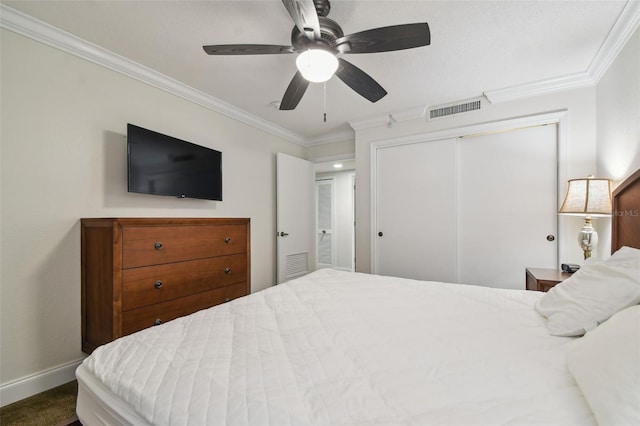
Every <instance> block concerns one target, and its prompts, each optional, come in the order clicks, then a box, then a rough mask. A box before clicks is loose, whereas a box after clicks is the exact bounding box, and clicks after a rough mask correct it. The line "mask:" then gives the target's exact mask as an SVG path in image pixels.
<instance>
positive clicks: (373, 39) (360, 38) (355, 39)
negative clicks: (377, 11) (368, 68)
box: [336, 22, 431, 53]
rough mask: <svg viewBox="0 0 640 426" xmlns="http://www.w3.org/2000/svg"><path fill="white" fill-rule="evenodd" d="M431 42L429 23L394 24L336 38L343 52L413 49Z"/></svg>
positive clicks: (337, 45) (338, 47)
mask: <svg viewBox="0 0 640 426" xmlns="http://www.w3.org/2000/svg"><path fill="white" fill-rule="evenodd" d="M430 43H431V33H430V31H429V24H427V23H426V22H423V23H418V24H403V25H393V26H390V27H381V28H374V29H371V30H366V31H361V32H359V33H354V34H349V35H346V36H344V37H340V38H339V39H337V40H336V47H337V49H338V50H339V51H340V52H341V53H376V52H390V51H393V50H403V49H412V48H414V47H420V46H427V45H428V44H430Z"/></svg>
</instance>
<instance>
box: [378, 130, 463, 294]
mask: <svg viewBox="0 0 640 426" xmlns="http://www.w3.org/2000/svg"><path fill="white" fill-rule="evenodd" d="M455 146H456V145H455V139H447V140H439V141H432V142H424V143H415V144H408V145H400V146H393V147H388V148H381V149H378V150H377V153H376V185H375V187H376V194H375V197H376V201H375V203H376V212H375V215H376V220H375V223H376V225H377V229H375V233H376V236H375V237H374V238H375V249H374V253H375V256H376V258H375V259H374V268H375V270H374V272H375V273H377V274H380V275H392V276H398V277H405V278H415V279H422V280H433V281H448V282H452V281H455V271H456V263H455V262H456V260H455V253H456V250H455V240H456V236H455V225H456V215H455V178H456V173H455V162H454V159H455V149H456V148H455Z"/></svg>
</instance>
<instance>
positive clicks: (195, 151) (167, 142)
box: [127, 124, 222, 201]
mask: <svg viewBox="0 0 640 426" xmlns="http://www.w3.org/2000/svg"><path fill="white" fill-rule="evenodd" d="M127 186H128V191H129V192H138V193H143V194H155V195H168V196H173V197H178V198H200V199H205V200H217V201H222V153H221V152H220V151H216V150H214V149H211V148H206V147H204V146H200V145H196V144H193V143H191V142H187V141H184V140H181V139H177V138H174V137H171V136H167V135H163V134H161V133H157V132H154V131H152V130H147V129H143V128H142V127H138V126H135V125H133V124H128V125H127Z"/></svg>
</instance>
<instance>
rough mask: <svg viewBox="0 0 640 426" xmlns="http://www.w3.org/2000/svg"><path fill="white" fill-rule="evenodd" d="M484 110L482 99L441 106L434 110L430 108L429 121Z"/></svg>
mask: <svg viewBox="0 0 640 426" xmlns="http://www.w3.org/2000/svg"><path fill="white" fill-rule="evenodd" d="M480 108H482V101H481V100H480V99H473V100H470V101H464V102H458V103H453V104H448V105H441V106H437V107H433V108H429V120H433V119H434V118H441V117H446V116H449V115H454V114H460V113H463V112H469V111H476V110H479V109H480Z"/></svg>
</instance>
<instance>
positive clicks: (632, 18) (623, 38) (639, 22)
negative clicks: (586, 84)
mask: <svg viewBox="0 0 640 426" xmlns="http://www.w3.org/2000/svg"><path fill="white" fill-rule="evenodd" d="M638 26H640V1H638V0H629V1H627V4H626V5H625V6H624V8H623V9H622V12H621V13H620V16H619V17H618V20H617V21H616V23H615V24H614V25H613V28H611V31H610V32H609V34H608V35H607V38H606V39H605V41H604V42H603V43H602V46H600V49H599V50H598V53H596V56H595V57H594V59H593V62H591V65H590V66H589V71H588V72H589V75H590V76H591V79H592V80H593V82H594V84H597V83H598V81H600V78H602V76H603V75H604V73H605V72H606V71H607V69H609V67H610V66H611V64H612V63H613V61H614V60H615V58H616V57H617V56H618V53H620V51H621V50H622V49H623V48H624V46H625V45H626V44H627V42H628V41H629V38H631V36H632V35H633V33H634V32H635V31H636V30H637V29H638Z"/></svg>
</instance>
